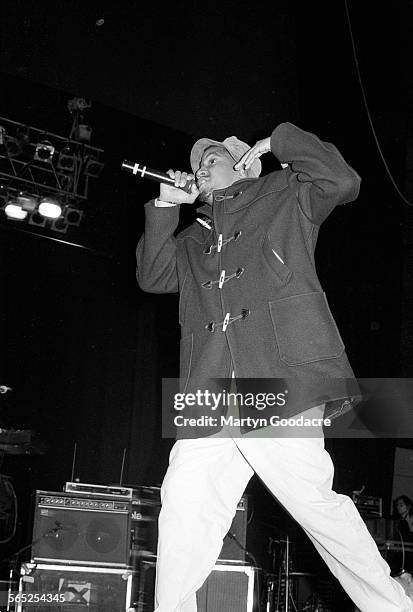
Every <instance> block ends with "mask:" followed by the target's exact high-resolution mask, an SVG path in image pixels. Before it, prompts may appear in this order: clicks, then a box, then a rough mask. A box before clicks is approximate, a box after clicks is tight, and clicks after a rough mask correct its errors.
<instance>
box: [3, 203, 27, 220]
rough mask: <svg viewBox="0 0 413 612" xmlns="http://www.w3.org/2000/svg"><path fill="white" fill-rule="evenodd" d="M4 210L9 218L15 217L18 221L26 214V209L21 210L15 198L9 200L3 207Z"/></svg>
mask: <svg viewBox="0 0 413 612" xmlns="http://www.w3.org/2000/svg"><path fill="white" fill-rule="evenodd" d="M4 212H5V213H6V216H7V217H8V218H9V219H16V220H18V221H23V219H25V218H26V217H27V215H28V213H27V210H23V209H22V207H21V206H19V205H18V204H17V201H16V200H9V201H8V203H7V204H6V206H5V207H4Z"/></svg>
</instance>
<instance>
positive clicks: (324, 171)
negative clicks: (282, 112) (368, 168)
mask: <svg viewBox="0 0 413 612" xmlns="http://www.w3.org/2000/svg"><path fill="white" fill-rule="evenodd" d="M271 150H272V152H273V153H274V155H275V156H276V157H277V159H278V160H279V161H280V162H281V163H288V164H289V165H290V167H291V169H292V171H293V177H294V180H295V181H296V186H297V197H298V201H299V205H300V207H301V209H302V211H303V213H304V214H305V215H306V216H307V217H308V218H309V219H310V221H312V223H314V224H317V225H320V224H321V223H322V222H323V221H324V219H325V218H326V217H327V216H328V215H329V214H330V212H331V211H332V210H333V209H334V207H335V206H337V205H338V204H346V203H347V202H352V201H353V200H355V199H356V198H357V196H358V194H359V189H360V181H361V179H360V177H359V175H358V174H357V172H356V171H355V170H353V168H351V166H349V165H348V164H347V163H346V161H345V160H344V159H343V157H342V155H341V154H340V152H339V151H338V149H337V148H336V147H335V146H334V145H333V144H330V143H328V142H323V141H321V140H320V139H319V138H318V137H317V136H315V135H314V134H311V133H309V132H305V131H304V130H301V129H300V128H298V127H296V126H295V125H293V124H292V123H281V124H280V125H279V126H277V127H276V128H275V130H274V132H273V133H272V135H271Z"/></svg>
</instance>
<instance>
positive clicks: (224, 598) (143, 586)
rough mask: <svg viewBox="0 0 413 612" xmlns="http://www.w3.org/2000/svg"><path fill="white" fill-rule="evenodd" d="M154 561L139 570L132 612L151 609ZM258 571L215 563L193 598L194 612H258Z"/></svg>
mask: <svg viewBox="0 0 413 612" xmlns="http://www.w3.org/2000/svg"><path fill="white" fill-rule="evenodd" d="M155 574H156V557H152V558H151V559H149V558H148V559H143V560H142V561H141V563H140V567H139V583H138V588H137V591H136V597H135V599H136V603H135V609H136V612H149V611H151V610H153V609H154V599H155ZM257 579H258V570H257V569H256V568H253V567H250V566H247V565H235V564H234V565H232V564H226V563H225V564H224V563H217V564H216V565H215V567H214V569H213V570H212V572H211V573H210V575H209V576H208V578H207V579H206V581H205V582H204V584H203V585H202V587H201V588H200V589H199V590H198V592H197V594H196V599H197V609H198V612H258V610H259V604H258V584H257Z"/></svg>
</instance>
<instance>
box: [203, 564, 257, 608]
mask: <svg viewBox="0 0 413 612" xmlns="http://www.w3.org/2000/svg"><path fill="white" fill-rule="evenodd" d="M256 574H257V570H256V569H255V568H253V567H249V566H247V565H224V564H223V565H218V564H217V565H215V567H214V569H213V570H212V572H211V573H210V575H209V576H208V578H207V580H206V581H205V583H204V584H203V585H202V587H201V588H200V589H199V591H198V592H197V594H196V599H197V607H198V612H217V610H225V612H258V610H259V605H258V601H257V599H258V597H257V595H258V589H256V588H255V584H256Z"/></svg>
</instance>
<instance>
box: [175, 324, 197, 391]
mask: <svg viewBox="0 0 413 612" xmlns="http://www.w3.org/2000/svg"><path fill="white" fill-rule="evenodd" d="M193 350H194V335H193V334H189V336H185V338H182V339H181V344H180V348H179V390H180V392H181V393H185V391H186V388H187V386H188V381H189V376H190V374H191V365H192V353H193Z"/></svg>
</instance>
